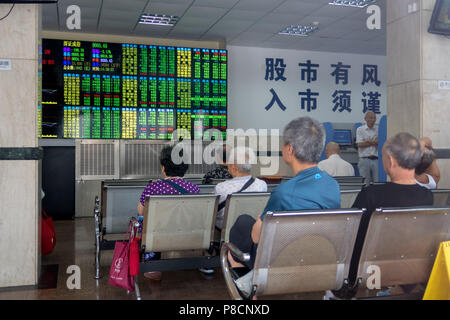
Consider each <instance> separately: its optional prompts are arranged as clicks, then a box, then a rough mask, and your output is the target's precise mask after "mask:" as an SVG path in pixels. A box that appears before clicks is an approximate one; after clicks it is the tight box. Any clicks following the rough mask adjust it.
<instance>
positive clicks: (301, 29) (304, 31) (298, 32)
mask: <svg viewBox="0 0 450 320" xmlns="http://www.w3.org/2000/svg"><path fill="white" fill-rule="evenodd" d="M318 28H319V27H317V25H314V26H288V27H286V28H284V29H283V30H281V31H280V32H279V33H278V34H287V35H291V36H303V37H306V36H308V35H309V34H310V33H311V32H313V31H314V30H317V29H318Z"/></svg>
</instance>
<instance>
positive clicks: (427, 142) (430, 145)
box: [419, 137, 433, 151]
mask: <svg viewBox="0 0 450 320" xmlns="http://www.w3.org/2000/svg"><path fill="white" fill-rule="evenodd" d="M419 142H420V145H421V147H422V151H423V148H425V147H427V148H429V149H433V142H432V141H431V139H430V138H428V137H423V138H420V140H419Z"/></svg>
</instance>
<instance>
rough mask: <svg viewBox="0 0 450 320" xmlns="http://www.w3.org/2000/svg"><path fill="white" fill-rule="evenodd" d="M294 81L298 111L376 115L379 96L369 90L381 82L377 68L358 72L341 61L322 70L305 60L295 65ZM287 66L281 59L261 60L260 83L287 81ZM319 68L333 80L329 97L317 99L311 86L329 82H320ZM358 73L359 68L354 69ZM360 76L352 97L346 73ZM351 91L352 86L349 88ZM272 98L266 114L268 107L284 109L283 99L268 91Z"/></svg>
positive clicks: (319, 96)
mask: <svg viewBox="0 0 450 320" xmlns="http://www.w3.org/2000/svg"><path fill="white" fill-rule="evenodd" d="M298 67H299V68H298V70H297V71H298V73H297V75H298V78H299V79H300V82H301V83H302V87H304V88H305V89H300V90H299V91H298V96H299V105H298V106H297V107H298V108H299V109H300V110H303V111H306V112H314V111H316V110H318V109H319V108H325V107H326V108H330V109H331V110H332V111H333V112H335V113H336V112H337V113H351V112H352V111H354V112H361V113H363V114H364V113H366V112H367V111H373V112H374V113H376V114H380V113H381V110H380V98H381V93H380V92H379V91H377V90H374V89H373V87H374V86H376V87H380V85H381V81H380V80H379V78H378V65H377V64H363V66H362V69H361V70H356V68H352V66H351V65H346V64H344V63H343V62H341V61H337V62H336V63H332V64H330V65H328V66H324V65H323V63H322V66H321V64H319V63H314V62H313V61H312V60H310V59H307V60H305V61H300V62H299V63H298ZM286 68H287V63H286V62H285V61H284V58H279V57H275V58H266V59H265V69H266V72H265V77H264V80H265V81H267V82H269V81H273V82H277V81H282V82H286V81H287V80H288V78H287V76H286ZM319 68H329V70H330V72H329V77H330V78H331V80H333V84H334V86H335V87H334V88H335V90H334V92H333V93H332V94H331V96H329V97H325V96H323V94H322V96H321V93H320V92H317V91H315V90H314V89H313V88H312V86H311V84H313V83H320V82H321V81H325V80H330V79H320V75H319V72H318V71H319ZM358 69H359V68H358ZM350 72H355V73H357V72H360V74H361V83H360V86H361V90H362V91H360V92H358V93H355V92H354V93H353V94H352V90H350V88H349V73H350ZM353 88H355V87H354V85H353ZM270 93H271V95H272V98H271V100H270V101H269V103H268V104H267V105H266V106H265V109H266V110H270V109H271V108H272V107H274V106H275V108H280V109H281V110H282V111H285V110H286V109H287V106H286V105H285V103H283V97H282V96H281V95H280V94H279V93H277V92H276V91H275V90H274V89H273V88H271V89H270Z"/></svg>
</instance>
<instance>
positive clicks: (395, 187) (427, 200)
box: [335, 132, 433, 297]
mask: <svg viewBox="0 0 450 320" xmlns="http://www.w3.org/2000/svg"><path fill="white" fill-rule="evenodd" d="M382 153H383V167H384V170H385V171H386V174H387V175H388V176H389V177H390V179H391V182H387V183H385V184H381V185H371V186H367V187H365V188H363V189H362V190H361V191H360V192H359V194H358V196H357V197H356V200H355V203H354V204H353V208H360V209H362V208H366V209H367V212H366V213H365V214H364V215H363V216H362V218H361V222H360V225H359V229H358V234H357V236H356V242H355V249H354V250H353V255H352V261H351V264H350V270H349V280H350V285H353V284H355V282H356V277H357V266H358V262H359V259H360V257H361V251H362V247H363V244H364V239H365V237H366V232H367V227H368V225H369V221H370V217H371V215H372V213H373V212H374V211H375V209H377V208H380V207H384V208H387V207H413V206H426V205H433V194H432V193H431V191H430V190H428V189H426V188H424V187H422V186H419V185H418V184H416V181H415V168H416V167H417V166H418V165H419V163H420V162H421V159H422V151H421V147H420V143H419V141H418V140H417V139H416V138H415V137H414V136H412V135H411V134H409V133H406V132H401V133H398V134H397V135H395V136H393V137H392V138H390V139H388V140H387V141H386V143H385V144H384V146H383V150H382ZM343 291H344V290H340V291H337V292H335V295H337V296H339V297H345V294H344V292H343ZM354 294H355V292H352V293H351V295H354ZM347 297H348V296H347Z"/></svg>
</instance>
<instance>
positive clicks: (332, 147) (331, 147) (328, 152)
mask: <svg viewBox="0 0 450 320" xmlns="http://www.w3.org/2000/svg"><path fill="white" fill-rule="evenodd" d="M340 153H341V148H339V145H338V144H337V143H336V142H329V143H328V144H327V146H326V147H325V157H327V159H328V158H329V157H330V156H332V155H333V154H340Z"/></svg>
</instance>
